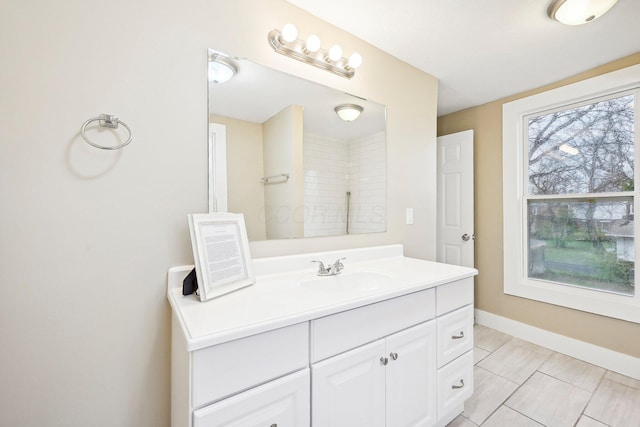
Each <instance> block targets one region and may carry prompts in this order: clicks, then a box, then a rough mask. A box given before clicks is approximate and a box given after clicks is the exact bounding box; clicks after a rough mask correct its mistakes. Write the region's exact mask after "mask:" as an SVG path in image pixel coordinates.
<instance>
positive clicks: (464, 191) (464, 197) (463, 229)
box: [436, 130, 498, 267]
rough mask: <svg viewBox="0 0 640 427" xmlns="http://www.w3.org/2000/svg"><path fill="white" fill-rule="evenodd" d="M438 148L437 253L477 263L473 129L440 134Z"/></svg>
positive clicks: (460, 262) (445, 258) (443, 259)
mask: <svg viewBox="0 0 640 427" xmlns="http://www.w3.org/2000/svg"><path fill="white" fill-rule="evenodd" d="M437 151H438V163H437V174H438V178H437V182H438V213H437V218H438V219H437V221H438V229H437V232H436V233H437V235H436V244H437V249H436V257H437V260H438V261H439V262H445V263H448V264H456V265H463V266H466V267H473V266H474V262H473V253H474V238H475V237H474V229H473V130H467V131H464V132H458V133H454V134H451V135H445V136H441V137H439V138H438V148H437ZM496 191H498V189H497V190H496Z"/></svg>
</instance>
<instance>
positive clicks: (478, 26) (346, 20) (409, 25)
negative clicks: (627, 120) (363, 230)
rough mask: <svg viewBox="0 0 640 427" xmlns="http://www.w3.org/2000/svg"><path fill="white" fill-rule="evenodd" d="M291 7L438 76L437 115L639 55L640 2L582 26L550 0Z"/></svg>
mask: <svg viewBox="0 0 640 427" xmlns="http://www.w3.org/2000/svg"><path fill="white" fill-rule="evenodd" d="M288 1H289V2H290V3H292V4H295V5H297V6H299V7H300V8H302V9H304V10H306V11H308V12H309V13H311V14H313V15H316V16H318V17H319V18H321V19H323V20H325V21H328V22H330V23H332V24H333V25H335V26H337V27H339V28H342V29H344V30H345V31H348V32H349V33H351V34H354V35H356V36H357V37H359V38H361V39H363V40H365V41H366V42H368V43H370V44H372V45H374V46H376V47H378V48H380V49H382V50H384V51H386V52H388V53H389V54H391V55H393V56H395V57H397V58H399V59H401V60H403V61H405V62H407V63H409V64H411V65H413V66H415V67H417V68H419V69H421V70H423V71H425V72H427V73H429V74H431V75H433V76H435V77H437V78H438V79H439V80H440V87H439V95H438V115H439V116H440V115H443V114H448V113H451V112H454V111H458V110H462V109H465V108H468V107H472V106H475V105H480V104H484V103H486V102H490V101H493V100H496V99H500V98H503V97H505V96H509V95H514V94H517V93H520V92H523V91H526V90H529V89H534V88H536V87H540V86H543V85H546V84H549V83H553V82H556V81H558V80H561V79H563V78H566V77H570V76H572V75H575V74H578V73H580V72H582V71H586V70H588V69H590V68H593V67H596V66H598V65H601V64H604V63H607V62H610V61H613V60H615V59H618V58H621V57H624V56H626V55H630V54H632V53H636V52H640V0H618V3H617V4H616V5H615V6H613V8H612V9H611V10H610V11H609V12H608V13H607V14H606V15H604V16H602V17H601V18H599V19H596V20H595V21H593V22H591V23H590V24H586V25H579V26H566V25H562V24H560V23H559V22H556V21H553V20H551V19H550V18H549V17H548V16H547V8H548V7H549V4H550V3H551V0H349V1H345V0H322V1H318V0H288ZM299 31H300V33H301V36H306V35H308V33H310V32H313V29H312V28H309V29H307V28H299ZM343 48H345V51H349V47H348V46H343ZM366 60H367V58H366V57H365V58H364V62H363V65H362V67H366ZM356 78H357V73H356Z"/></svg>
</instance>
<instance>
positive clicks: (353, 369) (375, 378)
mask: <svg viewBox="0 0 640 427" xmlns="http://www.w3.org/2000/svg"><path fill="white" fill-rule="evenodd" d="M384 354H385V344H384V340H379V341H375V342H373V343H371V344H367V345H365V346H362V347H358V348H356V349H355V350H351V351H348V352H346V353H343V354H340V355H338V356H334V357H331V358H329V359H327V360H324V361H322V362H319V363H315V364H314V365H313V366H312V367H311V376H312V379H311V384H312V385H311V407H312V408H313V411H312V414H311V417H312V423H311V424H312V425H314V426H322V427H338V426H340V427H354V426H367V427H378V426H379V427H384V425H385V422H384V420H385V390H384V389H385V366H384V365H383V363H382V362H381V361H380V358H381V357H384ZM387 362H388V361H387Z"/></svg>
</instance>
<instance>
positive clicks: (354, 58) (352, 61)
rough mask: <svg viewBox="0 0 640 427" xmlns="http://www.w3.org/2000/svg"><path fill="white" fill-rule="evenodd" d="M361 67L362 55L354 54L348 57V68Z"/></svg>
mask: <svg viewBox="0 0 640 427" xmlns="http://www.w3.org/2000/svg"><path fill="white" fill-rule="evenodd" d="M361 65H362V55H360V54H359V53H357V52H356V53H354V54H352V55H351V56H350V57H349V68H353V69H355V68H358V67H359V66H361Z"/></svg>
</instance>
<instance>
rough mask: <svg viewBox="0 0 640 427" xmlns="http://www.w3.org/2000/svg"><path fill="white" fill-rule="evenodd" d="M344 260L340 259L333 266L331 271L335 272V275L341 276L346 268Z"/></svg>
mask: <svg viewBox="0 0 640 427" xmlns="http://www.w3.org/2000/svg"><path fill="white" fill-rule="evenodd" d="M343 259H346V258H338V259H337V260H336V262H334V263H333V265H332V266H331V271H332V272H333V274H340V272H341V271H342V269H343V268H344V264H343V263H342V260H343Z"/></svg>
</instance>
